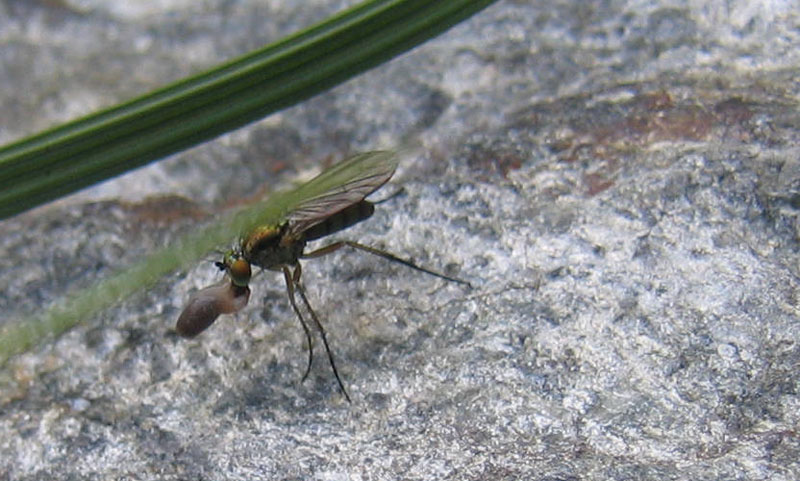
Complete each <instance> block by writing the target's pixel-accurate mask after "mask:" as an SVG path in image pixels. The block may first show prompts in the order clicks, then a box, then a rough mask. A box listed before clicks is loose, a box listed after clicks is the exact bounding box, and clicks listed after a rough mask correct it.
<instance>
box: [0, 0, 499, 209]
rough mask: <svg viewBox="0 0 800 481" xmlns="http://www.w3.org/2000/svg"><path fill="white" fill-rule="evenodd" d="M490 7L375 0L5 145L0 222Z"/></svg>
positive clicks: (343, 76) (468, 1) (237, 122)
mask: <svg viewBox="0 0 800 481" xmlns="http://www.w3.org/2000/svg"><path fill="white" fill-rule="evenodd" d="M493 2H494V0H370V1H366V2H364V3H361V4H359V5H357V6H355V7H353V8H351V9H349V10H346V11H344V12H342V13H340V14H338V15H336V16H334V17H332V18H330V19H328V20H326V21H324V22H322V23H320V24H318V25H315V26H313V27H311V28H308V29H306V30H304V31H302V32H300V33H297V34H295V35H292V36H290V37H288V38H286V39H284V40H281V41H279V42H277V43H274V44H272V45H269V46H267V47H264V48H262V49H260V50H257V51H254V52H252V53H250V54H247V55H245V56H243V57H240V58H238V59H235V60H233V61H231V62H229V63H227V64H224V65H222V66H220V67H217V68H215V69H213V70H210V71H208V72H205V73H202V74H200V75H197V76H194V77H192V78H189V79H186V80H182V81H179V82H177V83H175V84H172V85H170V86H167V87H165V88H163V89H161V90H158V91H155V92H152V93H150V94H147V95H145V96H142V97H140V98H137V99H134V100H132V101H130V102H127V103H124V104H122V105H119V106H116V107H113V108H110V109H108V110H105V111H101V112H99V113H96V114H93V115H89V116H87V117H84V118H82V119H78V120H76V121H73V122H70V123H67V124H64V125H62V126H59V127H56V128H54V129H51V130H48V131H45V132H43V133H40V134H37V135H34V136H32V137H28V138H26V139H23V140H21V141H18V142H15V143H12V144H10V145H7V146H5V147H2V148H0V219H3V218H6V217H9V216H12V215H15V214H17V213H19V212H22V211H24V210H27V209H30V208H32V207H35V206H37V205H40V204H42V203H45V202H47V201H49V200H52V199H55V198H58V197H60V196H63V195H66V194H69V193H71V192H74V191H76V190H78V189H81V188H83V187H86V186H89V185H91V184H94V183H97V182H100V181H103V180H106V179H109V178H111V177H114V176H116V175H119V174H121V173H123V172H126V171H129V170H132V169H135V168H137V167H140V166H142V165H144V164H147V163H149V162H152V161H154V160H157V159H159V158H162V157H164V156H166V155H169V154H172V153H175V152H178V151H180V150H183V149H186V148H188V147H191V146H193V145H196V144H198V143H201V142H204V141H206V140H209V139H212V138H214V137H216V136H218V135H221V134H223V133H225V132H228V131H230V130H233V129H236V128H238V127H241V126H242V125H245V124H247V123H249V122H252V121H255V120H258V119H260V118H262V117H264V116H266V115H268V114H270V113H272V112H275V111H277V110H280V109H282V108H285V107H288V106H290V105H293V104H295V103H298V102H300V101H301V100H304V99H306V98H308V97H311V96H313V95H315V94H317V93H319V92H321V91H323V90H325V89H328V88H330V87H332V86H334V85H336V84H339V83H341V82H343V81H345V80H347V79H349V78H351V77H353V76H355V75H357V74H359V73H361V72H363V71H365V70H367V69H369V68H371V67H374V66H376V65H378V64H380V63H382V62H385V61H387V60H389V59H391V58H392V57H394V56H396V55H398V54H400V53H402V52H405V51H406V50H408V49H411V48H413V47H414V46H416V45H418V44H420V43H422V42H424V41H426V40H428V39H430V38H432V37H434V36H436V35H438V34H439V33H441V32H443V31H444V30H446V29H448V28H450V27H451V26H453V25H455V24H456V23H458V22H460V21H462V20H464V19H466V18H468V17H469V16H471V15H472V14H474V13H476V12H478V11H480V10H481V9H483V8H485V7H486V6H488V5H489V4H491V3H493Z"/></svg>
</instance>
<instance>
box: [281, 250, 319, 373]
mask: <svg viewBox="0 0 800 481" xmlns="http://www.w3.org/2000/svg"><path fill="white" fill-rule="evenodd" d="M282 270H283V280H284V281H286V291H287V293H288V294H289V302H290V303H291V304H292V309H294V313H295V314H297V318H298V319H300V325H302V326H303V331H304V332H305V333H306V341H307V342H308V366H306V372H305V374H303V378H302V379H301V380H300V382H303V381H305V380H306V378H307V377H308V374H309V373H310V372H311V363H312V362H313V361H314V344H312V342H311V331H310V330H309V329H308V325H307V324H306V321H305V320H304V319H303V314H301V313H300V309H298V308H297V303H296V302H295V300H294V287H295V284H296V283H297V282H299V281H300V274H298V273H299V272H300V264H297V267H296V268H295V270H294V276H292V273H291V272H289V266H283V268H282Z"/></svg>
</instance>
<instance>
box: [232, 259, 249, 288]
mask: <svg viewBox="0 0 800 481" xmlns="http://www.w3.org/2000/svg"><path fill="white" fill-rule="evenodd" d="M228 274H229V275H230V276H231V282H232V283H233V285H235V286H239V287H247V284H249V283H250V276H251V274H252V272H251V270H250V263H249V262H247V261H246V260H244V259H236V260H235V261H233V262H232V263H231V264H230V266H229V267H228Z"/></svg>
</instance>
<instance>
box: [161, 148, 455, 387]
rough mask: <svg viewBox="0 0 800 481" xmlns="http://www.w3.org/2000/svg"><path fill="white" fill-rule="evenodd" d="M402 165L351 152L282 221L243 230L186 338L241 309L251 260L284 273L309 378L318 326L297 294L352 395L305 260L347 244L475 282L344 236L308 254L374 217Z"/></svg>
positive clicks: (186, 317) (300, 192)
mask: <svg viewBox="0 0 800 481" xmlns="http://www.w3.org/2000/svg"><path fill="white" fill-rule="evenodd" d="M396 167H397V159H396V156H395V155H394V154H393V153H392V152H383V151H377V152H368V153H365V154H360V155H356V156H354V157H351V158H349V159H347V160H345V161H343V162H341V163H339V164H337V165H335V166H333V167H331V168H330V169H328V170H326V171H324V172H323V173H321V174H320V175H318V176H317V177H315V178H314V179H312V180H310V181H309V182H307V183H306V184H303V185H301V186H300V187H298V188H297V189H296V190H295V191H294V192H293V193H292V195H293V196H294V197H293V198H296V199H297V201H296V202H295V203H294V205H293V206H291V207H290V208H287V209H286V211H285V213H284V214H283V215H281V216H280V217H279V218H278V219H277V220H276V221H275V222H272V223H268V224H265V225H261V226H258V227H256V228H254V229H253V230H251V231H250V232H248V233H247V234H246V235H244V236H243V237H242V238H241V239H240V242H239V245H238V247H237V248H235V249H234V250H233V251H231V252H229V253H227V254H226V255H225V256H224V258H223V259H222V261H220V262H217V263H216V264H217V266H218V267H219V268H220V270H222V271H224V272H225V278H224V279H223V280H222V281H221V282H220V283H218V284H215V285H212V286H209V287H206V288H204V289H201V290H200V291H198V292H196V293H195V294H194V295H193V296H192V297H191V298H190V299H189V302H188V304H187V305H186V307H185V308H184V310H183V312H182V313H181V315H180V317H179V318H178V323H177V325H176V330H177V331H178V333H179V334H180V335H182V336H184V337H194V336H196V335H198V334H200V333H201V332H202V331H204V330H205V329H206V328H208V327H209V326H210V325H211V324H212V323H213V322H214V321H215V320H216V318H217V317H218V316H219V315H220V314H231V313H234V312H237V311H239V310H241V309H242V308H243V307H244V306H245V305H247V301H248V299H249V297H250V288H249V287H248V284H249V282H250V277H251V268H250V266H251V265H255V266H258V267H261V268H263V269H269V270H272V271H279V272H282V273H283V278H284V281H285V282H286V291H287V292H288V294H289V302H290V303H291V305H292V309H293V310H294V312H295V314H296V315H297V318H298V319H299V320H300V324H301V325H302V326H303V331H304V332H305V335H306V340H307V343H308V365H307V367H306V371H305V373H304V374H303V378H302V379H303V380H305V379H306V377H308V374H309V372H310V370H311V363H312V362H313V359H314V349H313V343H312V339H311V330H310V329H309V327H308V323H307V322H306V319H305V318H304V317H303V314H302V312H301V311H300V309H299V307H298V305H297V301H296V295H299V296H300V299H301V301H302V302H303V304H304V305H305V307H306V309H307V311H308V313H309V314H310V316H311V320H312V321H313V323H314V326H315V327H316V329H317V330H318V331H319V333H320V337H321V338H322V343H323V345H324V346H325V352H326V353H327V354H328V362H329V363H330V366H331V369H332V370H333V375H334V376H335V377H336V381H337V382H338V384H339V388H340V389H341V391H342V394H344V396H345V398H346V399H347V401H348V402H349V401H350V395H349V394H348V393H347V390H346V389H345V387H344V383H343V382H342V379H341V377H340V376H339V371H338V370H337V369H336V363H335V361H334V359H333V354H332V352H331V349H330V345H329V343H328V338H327V335H326V334H325V329H324V328H323V327H322V323H321V322H320V320H319V317H318V316H317V314H316V312H315V311H314V309H313V308H312V307H311V304H310V303H309V302H308V297H307V296H306V291H305V288H304V287H303V284H302V282H301V276H302V269H301V267H300V262H299V260H300V259H308V258H313V257H320V256H323V255H325V254H330V253H331V252H334V251H336V250H338V249H340V248H342V247H351V248H353V249H357V250H361V251H364V252H368V253H370V254H374V255H377V256H380V257H383V258H384V259H388V260H390V261H392V262H399V263H400V264H403V265H406V266H408V267H411V268H412V269H416V270H418V271H421V272H424V273H426V274H430V275H433V276H436V277H440V278H442V279H445V280H447V281H450V282H456V283H459V284H464V285H467V286H469V285H470V284H469V283H468V282H466V281H463V280H461V279H456V278H454V277H450V276H447V275H445V274H442V273H439V272H435V271H432V270H429V269H426V268H424V267H420V266H418V265H416V264H414V263H413V262H412V261H410V260H406V259H401V258H399V257H397V256H395V255H393V254H391V253H389V252H386V251H383V250H380V249H376V248H374V247H369V246H366V245H363V244H359V243H357V242H352V241H337V242H333V243H332V244H329V245H327V246H325V247H322V248H319V249H317V250H314V251H311V252H305V247H306V243H307V242H309V241H313V240H317V239H320V238H322V237H325V236H328V235H330V234H333V233H335V232H338V231H340V230H343V229H346V228H348V227H350V226H352V225H354V224H357V223H359V222H361V221H363V220H366V219H368V218H369V217H371V216H372V214H373V212H374V211H375V204H374V203H372V202H369V201H367V200H364V199H365V198H366V197H367V196H368V195H369V194H371V193H372V192H374V191H375V190H377V189H378V188H380V187H381V186H382V185H383V184H385V183H386V181H388V180H389V178H391V177H392V175H393V174H394V171H395V169H396Z"/></svg>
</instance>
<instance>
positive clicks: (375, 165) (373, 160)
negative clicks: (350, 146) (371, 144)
mask: <svg viewBox="0 0 800 481" xmlns="http://www.w3.org/2000/svg"><path fill="white" fill-rule="evenodd" d="M396 168H397V156H396V155H395V153H394V152H388V151H375V152H367V153H364V154H359V155H356V156H354V157H350V158H349V159H347V160H345V161H343V162H341V163H339V164H337V165H335V166H333V167H331V168H330V169H328V170H326V171H325V172H323V173H321V174H319V175H318V176H316V177H314V178H313V179H311V180H310V181H309V182H308V183H306V184H304V185H302V186H301V187H299V188H298V189H297V190H296V191H295V194H296V195H298V198H299V199H302V200H300V201H299V202H298V203H297V205H296V206H295V207H293V208H292V209H291V210H290V211H289V213H288V214H287V216H286V219H287V220H288V223H289V224H288V225H289V227H288V234H289V235H298V234H300V233H302V232H305V231H306V230H307V229H309V228H311V227H313V226H315V225H317V224H319V223H320V222H323V221H324V220H325V219H327V218H328V217H330V216H332V215H333V214H336V213H337V212H339V211H341V210H342V209H346V208H347V207H349V206H351V205H353V204H356V203H358V202H361V201H362V200H364V198H365V197H366V196H368V195H369V194H371V193H373V192H374V191H375V190H377V189H378V188H379V187H380V186H382V185H383V184H385V183H386V181H388V180H389V179H390V178H391V177H392V174H394V171H395V169H396Z"/></svg>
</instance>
